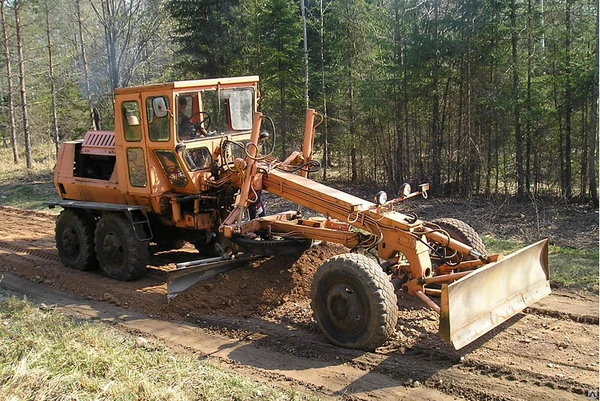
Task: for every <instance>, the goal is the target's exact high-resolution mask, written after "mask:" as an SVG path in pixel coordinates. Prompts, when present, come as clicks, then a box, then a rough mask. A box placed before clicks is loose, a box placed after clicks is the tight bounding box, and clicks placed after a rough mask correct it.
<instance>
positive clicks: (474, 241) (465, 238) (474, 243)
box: [432, 218, 487, 260]
mask: <svg viewBox="0 0 600 401" xmlns="http://www.w3.org/2000/svg"><path fill="white" fill-rule="evenodd" d="M432 223H433V224H435V225H437V226H439V227H440V228H441V229H442V230H444V231H446V232H447V233H448V234H449V235H450V237H452V238H453V239H455V240H458V241H460V242H462V243H463V244H465V245H469V246H470V247H471V248H473V249H475V250H476V251H477V252H479V253H480V254H482V255H487V250H486V249H485V245H484V244H483V241H482V240H481V237H480V236H479V234H477V232H476V231H475V229H474V228H473V227H471V226H470V225H468V224H467V223H465V222H464V221H462V220H458V219H450V218H442V219H436V220H433V221H432ZM451 253H454V251H451ZM473 259H475V257H473V256H471V255H463V257H462V260H473Z"/></svg>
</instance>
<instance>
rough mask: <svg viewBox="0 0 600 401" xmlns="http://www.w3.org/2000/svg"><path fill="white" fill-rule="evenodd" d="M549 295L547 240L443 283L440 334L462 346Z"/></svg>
mask: <svg viewBox="0 0 600 401" xmlns="http://www.w3.org/2000/svg"><path fill="white" fill-rule="evenodd" d="M548 294H550V281H549V270H548V240H547V239H544V240H542V241H539V242H537V243H535V244H533V245H530V246H528V247H526V248H523V249H522V250H520V251H517V252H515V253H512V254H510V255H509V256H507V257H506V258H504V259H502V260H500V261H498V262H495V263H491V264H489V265H487V266H485V267H482V268H480V269H478V270H476V271H474V272H473V273H472V274H469V275H467V276H465V277H463V278H462V279H460V280H457V281H455V282H454V283H452V284H449V285H444V286H443V287H442V296H441V310H440V327H439V331H440V332H439V334H440V336H441V337H442V338H443V339H444V340H445V341H446V342H448V343H450V344H452V345H453V346H454V347H455V348H456V349H459V348H462V347H464V346H465V345H467V344H469V343H470V342H472V341H474V340H475V339H477V338H479V337H480V336H482V335H483V334H485V333H487V332H488V331H490V330H491V329H493V328H494V327H496V326H498V325H499V324H501V323H502V322H504V321H506V320H508V319H510V318H511V317H512V316H514V315H516V314H517V313H519V312H520V311H522V310H523V309H525V308H526V307H527V306H529V305H531V304H533V303H534V302H537V301H538V300H540V299H542V298H543V297H545V296H546V295H548Z"/></svg>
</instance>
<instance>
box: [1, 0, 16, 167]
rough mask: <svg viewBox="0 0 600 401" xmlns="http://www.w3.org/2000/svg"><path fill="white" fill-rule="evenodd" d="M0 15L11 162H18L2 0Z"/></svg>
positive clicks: (8, 53) (2, 2) (2, 1)
mask: <svg viewBox="0 0 600 401" xmlns="http://www.w3.org/2000/svg"><path fill="white" fill-rule="evenodd" d="M0 16H1V18H2V42H3V43H4V59H5V61H6V81H7V88H6V91H7V98H8V99H7V101H8V120H9V125H10V144H11V146H12V151H13V162H14V163H15V164H17V163H19V146H18V144H17V129H16V124H15V106H14V103H13V102H14V101H13V86H12V71H11V67H10V51H9V48H8V34H7V32H6V15H5V13H4V0H0Z"/></svg>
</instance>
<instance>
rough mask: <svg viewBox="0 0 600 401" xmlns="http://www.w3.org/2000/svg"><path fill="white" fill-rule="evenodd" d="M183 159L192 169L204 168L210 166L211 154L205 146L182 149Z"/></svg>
mask: <svg viewBox="0 0 600 401" xmlns="http://www.w3.org/2000/svg"><path fill="white" fill-rule="evenodd" d="M183 160H185V162H186V164H187V165H188V167H189V168H190V170H192V171H197V170H206V169H207V168H210V167H211V166H212V155H211V154H210V150H208V148H205V147H202V148H195V149H186V150H184V151H183Z"/></svg>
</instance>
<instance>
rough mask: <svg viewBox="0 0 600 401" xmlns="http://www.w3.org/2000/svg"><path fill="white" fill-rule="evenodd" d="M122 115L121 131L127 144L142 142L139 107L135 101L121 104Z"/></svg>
mask: <svg viewBox="0 0 600 401" xmlns="http://www.w3.org/2000/svg"><path fill="white" fill-rule="evenodd" d="M121 110H122V114H123V130H124V131H125V140H126V141H127V142H139V141H141V140H142V126H141V125H140V106H139V104H138V102H136V101H128V102H123V104H122V106H121Z"/></svg>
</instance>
